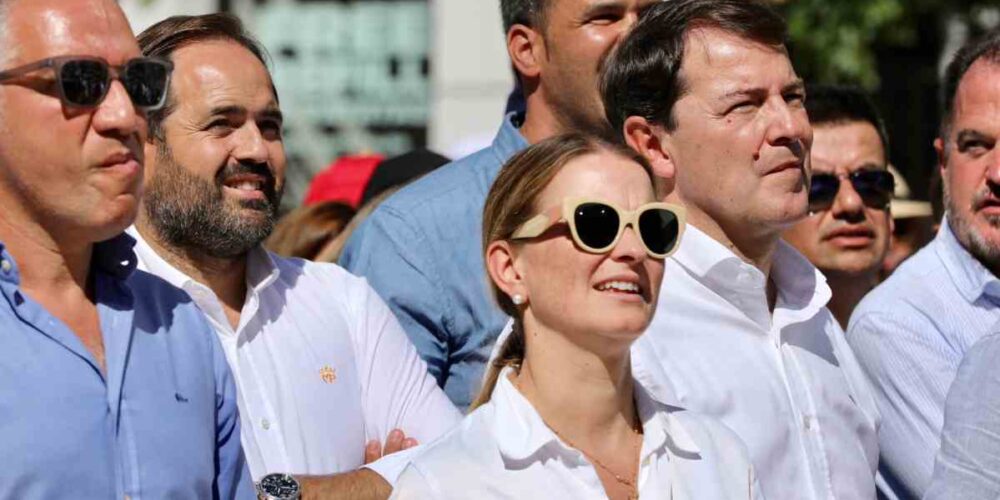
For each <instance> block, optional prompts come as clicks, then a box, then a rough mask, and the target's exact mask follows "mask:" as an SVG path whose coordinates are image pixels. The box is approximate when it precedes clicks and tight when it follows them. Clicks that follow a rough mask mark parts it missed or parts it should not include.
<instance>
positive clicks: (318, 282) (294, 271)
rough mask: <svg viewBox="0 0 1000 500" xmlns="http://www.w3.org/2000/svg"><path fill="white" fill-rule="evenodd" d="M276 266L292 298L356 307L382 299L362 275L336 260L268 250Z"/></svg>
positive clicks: (284, 286) (352, 308)
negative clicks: (282, 253) (288, 255)
mask: <svg viewBox="0 0 1000 500" xmlns="http://www.w3.org/2000/svg"><path fill="white" fill-rule="evenodd" d="M268 255H270V257H271V260H272V261H273V262H274V265H275V267H276V268H277V270H278V281H279V282H280V283H281V288H282V289H283V291H284V292H285V293H286V294H287V295H289V297H291V298H293V299H291V300H301V301H313V302H315V301H319V302H321V303H323V304H325V306H326V307H325V308H326V309H330V307H329V306H332V305H337V304H340V305H344V306H347V308H348V309H349V310H358V309H359V308H361V307H363V306H364V305H366V304H368V303H369V302H371V301H373V300H375V301H381V299H379V298H378V295H377V294H376V293H375V291H374V290H372V287H371V286H370V285H369V284H368V280H367V279H366V278H364V277H362V276H356V275H354V274H351V273H350V272H349V271H347V270H346V269H344V268H343V267H341V266H340V265H338V264H334V263H329V262H313V261H309V260H305V259H300V258H289V257H282V256H280V255H276V254H273V253H271V252H268Z"/></svg>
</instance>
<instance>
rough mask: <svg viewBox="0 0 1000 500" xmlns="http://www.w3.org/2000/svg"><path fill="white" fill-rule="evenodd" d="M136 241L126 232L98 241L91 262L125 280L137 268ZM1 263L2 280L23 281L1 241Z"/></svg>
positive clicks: (105, 271) (12, 258)
mask: <svg viewBox="0 0 1000 500" xmlns="http://www.w3.org/2000/svg"><path fill="white" fill-rule="evenodd" d="M135 243H136V242H135V240H134V239H133V238H132V237H131V236H129V235H128V234H125V233H122V234H119V235H118V236H115V237H114V238H111V239H108V240H104V241H102V242H100V243H96V244H95V245H94V251H93V255H92V257H91V263H92V264H93V265H94V266H95V267H96V268H97V269H99V270H100V271H102V272H104V273H106V274H108V275H109V276H111V277H112V278H114V279H117V280H119V281H125V280H127V279H128V277H129V276H131V275H132V272H134V271H135V268H136V263H137V259H136V255H135V252H133V246H134V245H135ZM0 264H2V268H0V281H7V282H10V283H13V284H15V285H19V284H20V283H21V274H20V272H19V271H18V267H17V262H16V261H15V260H14V257H13V256H12V255H10V253H8V252H7V248H6V246H5V245H4V244H3V242H0Z"/></svg>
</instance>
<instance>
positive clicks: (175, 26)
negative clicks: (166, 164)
mask: <svg viewBox="0 0 1000 500" xmlns="http://www.w3.org/2000/svg"><path fill="white" fill-rule="evenodd" d="M138 40H139V48H140V49H141V50H142V53H143V55H146V56H155V57H163V58H165V59H172V56H173V53H174V52H176V51H177V50H178V49H180V48H181V47H184V46H186V45H190V44H192V43H196V42H204V41H208V40H229V41H232V42H235V43H238V44H239V45H241V46H243V47H244V48H246V49H247V50H249V51H250V53H252V54H253V55H254V57H256V58H257V59H258V60H259V61H260V62H261V64H263V65H264V67H265V68H267V67H268V62H267V59H268V57H267V51H266V50H265V49H264V47H263V46H262V45H261V44H260V42H258V41H257V39H256V38H254V37H253V35H251V34H250V32H249V31H247V30H246V28H245V27H244V26H243V22H242V21H240V19H239V18H238V17H236V16H234V15H232V14H225V13H216V14H205V15H202V16H172V17H168V18H166V19H164V20H162V21H160V22H158V23H156V24H154V25H152V26H150V27H149V28H146V31H143V32H142V33H141V34H139V37H138ZM272 85H273V84H272ZM172 94H173V93H172V92H171V93H170V95H168V96H167V102H166V104H165V105H164V106H163V107H162V108H160V109H159V110H158V111H155V112H152V113H150V114H149V136H150V138H156V139H157V140H160V141H162V140H163V119H164V118H166V117H167V116H170V113H172V112H173V110H174V107H175V106H176V104H177V103H176V102H175V101H174V98H173V95H172ZM274 95H275V98H277V95H278V94H277V92H275V94H274Z"/></svg>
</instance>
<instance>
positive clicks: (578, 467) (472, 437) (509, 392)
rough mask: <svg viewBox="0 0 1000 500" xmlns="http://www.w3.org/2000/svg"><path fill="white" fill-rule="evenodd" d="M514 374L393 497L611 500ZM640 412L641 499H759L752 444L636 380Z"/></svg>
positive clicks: (415, 466) (423, 456)
mask: <svg viewBox="0 0 1000 500" xmlns="http://www.w3.org/2000/svg"><path fill="white" fill-rule="evenodd" d="M510 373H511V369H510V368H506V369H504V370H503V372H501V375H500V377H498V379H497V385H496V387H495V388H494V390H493V393H492V396H491V399H490V401H489V402H488V403H487V404H485V405H483V406H481V407H479V408H477V409H476V411H474V412H472V413H471V414H469V416H467V417H466V418H465V420H463V421H462V423H461V425H460V426H459V427H458V428H456V429H455V430H454V431H452V432H450V433H448V434H447V435H445V437H443V438H441V439H440V440H438V441H436V442H434V443H432V444H431V445H430V446H428V447H426V448H424V449H423V450H422V451H421V453H420V454H418V455H417V456H416V457H415V458H414V459H413V461H412V462H411V463H410V466H409V467H407V468H406V470H405V471H404V472H403V474H402V476H400V478H399V482H398V483H397V484H396V489H395V490H393V497H392V498H396V499H429V498H433V499H454V500H464V499H469V498H477V499H479V498H511V499H515V498H516V499H525V498H546V499H550V500H560V499H566V500H582V499H595V500H596V499H606V498H607V494H606V493H605V492H604V487H603V485H602V484H601V481H600V479H599V478H598V476H597V471H596V470H595V469H594V467H593V466H592V465H591V464H590V462H589V461H588V460H587V458H586V457H585V456H584V455H583V454H582V453H581V452H579V451H577V450H576V449H574V448H571V447H569V446H568V445H566V444H565V443H564V442H563V441H562V440H560V439H559V438H558V436H556V434H555V433H554V432H552V430H551V429H549V427H548V426H547V425H546V424H545V422H544V421H543V420H542V418H541V416H539V415H538V412H536V411H535V409H534V407H532V406H531V403H529V402H528V400H527V399H525V398H524V396H523V395H521V393H520V392H519V391H518V390H517V389H516V388H515V387H514V385H513V384H512V383H511V382H510V380H509V379H508V378H507V377H508V375H509V374H510ZM567 390H571V388H567ZM636 406H637V409H638V411H639V418H640V420H641V421H642V428H643V439H642V451H641V454H640V459H639V477H638V486H639V498H642V499H644V500H645V499H674V500H684V499H692V500H695V499H697V500H712V499H735V498H759V487H758V486H757V484H756V480H755V478H754V474H753V468H752V467H751V465H750V461H749V458H748V456H747V451H746V447H745V446H744V445H743V443H742V442H740V440H739V438H737V437H736V436H735V435H734V434H733V433H732V431H730V430H729V429H727V428H726V427H725V426H723V425H721V424H719V423H718V422H716V421H714V420H712V419H707V418H705V417H701V416H699V415H696V414H693V413H691V412H687V411H684V410H681V409H678V408H672V407H668V406H666V405H663V404H660V403H657V402H655V401H654V400H653V399H651V398H650V397H649V396H648V395H647V394H646V392H645V391H644V390H643V389H642V387H641V386H640V385H639V384H638V382H637V383H636Z"/></svg>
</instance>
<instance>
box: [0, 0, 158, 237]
mask: <svg viewBox="0 0 1000 500" xmlns="http://www.w3.org/2000/svg"><path fill="white" fill-rule="evenodd" d="M7 27H8V30H9V34H8V37H9V38H8V43H9V44H10V45H12V46H15V47H16V50H14V51H13V55H14V57H13V58H12V59H10V60H8V61H7V62H6V64H5V67H4V69H10V68H14V67H17V66H21V65H24V64H27V63H31V62H34V61H37V60H40V59H44V58H48V57H54V56H61V55H91V56H98V57H102V58H104V59H105V60H107V61H108V62H109V63H110V64H112V65H120V64H123V63H125V62H126V61H128V60H129V59H132V58H134V57H139V56H140V55H141V54H140V53H139V47H138V45H137V44H136V41H135V38H134V37H133V36H132V31H131V29H130V28H129V25H128V21H127V20H126V19H125V17H124V15H123V14H122V13H121V10H120V9H119V8H118V7H117V6H116V5H115V4H114V2H110V1H106V2H100V1H84V0H72V1H64V2H60V1H38V2H35V1H18V2H14V3H13V4H12V5H11V6H10V13H9V16H8V19H7ZM0 116H2V117H3V120H2V121H0V164H2V165H3V167H4V168H2V169H0V175H2V176H3V177H4V182H3V186H2V187H0V189H2V190H3V197H4V199H6V200H8V201H9V203H5V206H4V210H5V211H24V212H27V213H25V214H24V216H27V217H29V218H30V219H32V220H33V221H36V222H38V223H39V224H41V225H42V226H43V227H45V229H46V230H47V232H48V233H49V234H51V235H54V236H55V237H57V238H59V239H64V240H66V241H67V242H73V241H76V242H86V243H93V242H97V241H102V240H105V239H108V238H110V237H112V236H114V235H116V234H118V233H120V232H121V231H122V230H123V229H124V228H126V227H128V225H129V224H131V223H132V221H133V219H134V218H135V214H136V211H137V208H138V202H139V196H140V193H141V186H142V183H141V176H142V162H143V149H142V143H143V141H144V140H145V137H146V121H145V117H144V115H143V114H142V113H140V112H138V111H137V110H136V109H135V108H134V107H133V106H132V102H131V101H130V100H129V97H128V94H127V93H126V91H125V88H124V87H123V86H122V84H121V82H119V81H117V80H116V81H114V83H112V86H111V89H110V90H109V91H108V95H107V97H106V98H105V99H104V101H103V102H102V103H101V105H100V106H99V107H98V108H96V109H94V110H79V109H67V108H64V107H63V106H62V104H61V102H60V100H59V91H58V89H57V88H56V86H55V74H54V72H53V71H52V70H51V69H44V70H39V71H37V72H35V73H32V74H30V75H28V76H26V77H25V78H23V79H21V80H19V81H15V82H8V83H7V84H5V85H2V86H0ZM0 217H3V216H0ZM4 218H7V217H4ZM73 246H75V245H73Z"/></svg>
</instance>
